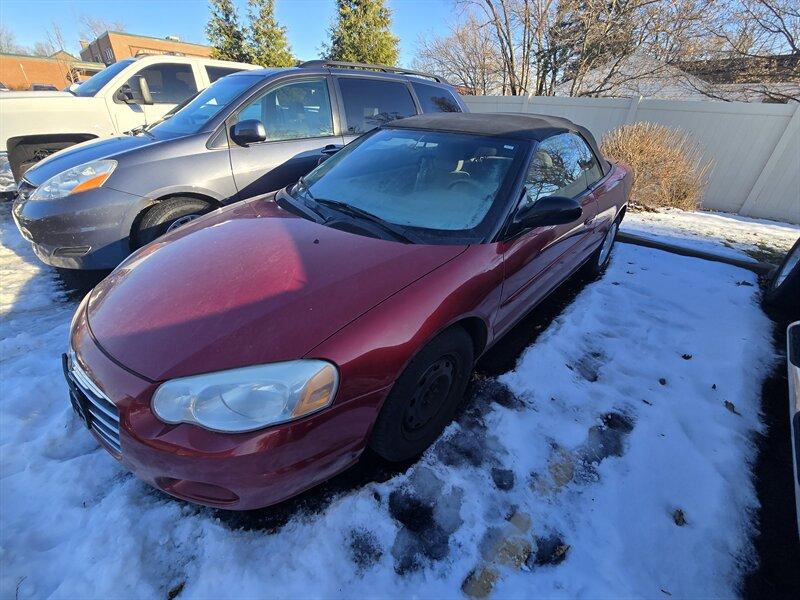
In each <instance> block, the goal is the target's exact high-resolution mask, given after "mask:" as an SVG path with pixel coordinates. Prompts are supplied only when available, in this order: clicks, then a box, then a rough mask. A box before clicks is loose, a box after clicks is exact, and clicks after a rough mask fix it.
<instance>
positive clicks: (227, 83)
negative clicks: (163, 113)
mask: <svg viewBox="0 0 800 600" xmlns="http://www.w3.org/2000/svg"><path fill="white" fill-rule="evenodd" d="M261 79H263V78H262V77H261V76H259V75H231V76H228V77H223V78H222V79H218V80H217V81H215V82H214V83H213V84H211V86H210V87H208V88H206V89H205V90H203V91H202V92H200V93H199V94H198V95H197V96H196V97H195V99H194V100H192V101H191V102H189V103H188V104H186V106H184V107H183V108H182V109H180V110H179V111H177V112H176V113H175V114H174V115H172V116H171V117H170V118H169V119H167V120H165V121H164V122H163V123H160V124H158V125H156V126H155V127H153V131H159V132H165V133H170V134H179V135H189V134H192V133H198V132H199V131H202V129H203V127H205V126H206V124H207V123H208V122H209V121H211V119H213V118H214V117H216V116H217V115H218V114H219V113H220V111H222V109H224V108H225V107H226V106H228V105H229V104H230V103H231V102H232V101H233V100H234V99H235V98H237V97H238V96H239V95H240V94H242V93H243V92H245V91H246V90H249V89H250V88H251V87H253V85H255V83H256V82H258V81H260V80H261Z"/></svg>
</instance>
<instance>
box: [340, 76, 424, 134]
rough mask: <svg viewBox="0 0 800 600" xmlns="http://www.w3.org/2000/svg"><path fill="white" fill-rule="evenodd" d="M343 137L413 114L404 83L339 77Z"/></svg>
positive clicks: (414, 107)
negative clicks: (343, 120)
mask: <svg viewBox="0 0 800 600" xmlns="http://www.w3.org/2000/svg"><path fill="white" fill-rule="evenodd" d="M339 89H340V90H341V91H342V100H343V102H344V112H345V119H346V121H347V133H349V134H361V133H366V132H367V131H371V130H372V129H375V128H376V127H380V126H381V125H382V124H383V123H386V122H388V121H394V120H395V119H402V118H403V117H410V116H412V115H415V114H417V109H416V106H415V105H414V100H413V99H412V98H411V92H409V91H408V87H407V86H406V84H405V83H403V82H400V81H386V80H382V79H366V78H365V79H362V78H359V77H340V78H339Z"/></svg>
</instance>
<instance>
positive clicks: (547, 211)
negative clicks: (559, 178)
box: [511, 196, 583, 233]
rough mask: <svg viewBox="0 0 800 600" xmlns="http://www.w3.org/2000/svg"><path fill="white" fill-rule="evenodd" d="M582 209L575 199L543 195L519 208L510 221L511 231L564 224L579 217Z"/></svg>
mask: <svg viewBox="0 0 800 600" xmlns="http://www.w3.org/2000/svg"><path fill="white" fill-rule="evenodd" d="M582 214H583V209H582V208H581V205H580V203H579V202H578V201H577V200H573V199H572V198H567V197H566V196H545V197H544V198H539V199H538V200H537V201H536V202H534V203H533V204H529V205H528V206H526V207H524V208H522V209H520V210H519V211H518V212H517V214H516V215H514V220H513V221H512V223H511V233H519V232H520V231H524V230H526V229H533V228H534V227H544V226H546V225H564V224H565V223H572V222H573V221H577V220H578V219H580V218H581V215H582Z"/></svg>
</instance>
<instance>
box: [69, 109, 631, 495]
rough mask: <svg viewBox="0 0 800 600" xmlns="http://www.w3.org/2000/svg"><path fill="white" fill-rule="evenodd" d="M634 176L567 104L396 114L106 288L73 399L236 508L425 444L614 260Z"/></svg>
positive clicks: (100, 423) (79, 320)
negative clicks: (491, 367)
mask: <svg viewBox="0 0 800 600" xmlns="http://www.w3.org/2000/svg"><path fill="white" fill-rule="evenodd" d="M630 186H631V177H630V173H629V171H628V170H627V169H626V168H625V167H623V166H621V165H615V164H611V163H609V162H607V161H606V160H604V158H603V157H602V156H601V154H600V152H599V151H598V148H597V144H596V143H595V140H594V138H593V137H592V135H591V134H590V133H589V132H588V131H587V130H586V129H584V128H582V127H579V126H576V125H575V124H573V123H571V122H569V121H567V120H564V119H558V118H551V117H542V116H533V115H510V114H502V115H501V114H458V113H450V114H448V113H444V114H432V115H423V116H418V117H412V118H408V119H403V120H400V121H395V122H392V123H390V124H387V125H384V126H383V127H381V128H379V129H376V130H374V131H373V132H371V133H369V134H366V135H364V136H363V137H361V138H359V139H358V140H356V141H354V142H352V143H351V144H349V145H348V146H346V147H345V148H344V149H342V150H341V151H339V152H338V153H336V154H335V155H333V156H332V157H331V158H329V159H328V160H327V161H325V162H323V163H322V164H320V165H319V166H317V167H316V168H315V169H314V170H313V171H312V172H311V173H310V174H308V175H307V176H306V177H305V178H304V179H301V180H300V181H299V182H298V183H297V184H296V185H294V186H291V187H289V188H286V189H284V190H281V191H278V192H276V193H274V194H270V195H268V196H264V197H260V198H256V199H253V200H250V201H247V202H243V203H239V204H235V205H232V206H229V207H227V208H223V209H221V210H218V211H216V212H214V213H211V214H209V215H207V216H205V217H202V218H200V219H197V220H195V221H193V222H191V223H189V224H187V225H185V226H183V227H181V228H179V229H177V230H176V231H174V232H173V233H171V234H169V235H167V236H165V237H163V238H161V239H159V240H157V241H155V242H154V243H152V244H150V245H148V246H145V247H144V248H142V249H141V250H139V251H138V252H136V253H135V254H133V255H132V256H131V257H130V258H129V259H128V260H127V261H126V262H124V263H123V264H122V265H120V266H119V267H118V268H117V269H116V270H115V271H114V272H113V273H112V274H111V275H109V277H108V278H107V279H105V280H104V281H103V282H102V283H100V285H98V286H97V287H96V288H95V289H94V290H93V291H92V293H91V294H89V295H88V296H87V297H86V299H84V301H83V302H82V303H81V305H80V307H79V308H78V310H77V313H76V314H75V317H74V320H73V323H72V328H71V333H70V351H69V353H68V354H67V355H65V356H64V370H65V374H66V376H67V381H68V383H69V386H70V395H71V398H72V403H73V406H74V408H75V410H76V411H77V413H78V414H79V416H80V417H81V418H82V419H83V420H84V421H85V423H86V424H87V426H88V427H89V429H90V430H91V432H92V433H93V435H94V436H95V437H96V438H97V440H98V441H99V442H100V443H101V444H102V445H103V446H104V447H105V448H106V449H107V450H108V451H109V452H110V453H111V454H113V455H114V456H115V457H116V458H117V459H118V460H120V461H122V463H123V464H124V465H126V467H128V468H129V469H130V470H132V471H133V472H134V473H136V474H137V475H138V476H139V477H140V478H142V479H143V480H145V481H146V482H148V483H150V484H151V485H153V486H156V487H157V488H159V489H161V490H164V491H166V492H167V493H169V494H172V495H174V496H177V497H179V498H183V499H186V500H190V501H192V502H197V503H201V504H205V505H209V506H215V507H223V508H229V509H250V508H256V507H262V506H266V505H269V504H273V503H276V502H279V501H281V500H284V499H286V498H289V497H291V496H293V495H295V494H298V493H300V492H302V491H303V490H305V489H307V488H309V487H311V486H313V485H315V484H317V483H320V482H321V481H323V480H325V479H327V478H329V477H331V476H333V475H335V474H336V473H338V472H340V471H342V470H343V469H346V468H347V467H348V466H349V465H351V464H353V463H354V462H355V461H356V460H357V459H358V457H359V455H360V454H361V452H362V451H363V450H364V448H365V447H366V446H367V445H369V446H370V447H371V448H372V449H374V451H375V452H377V453H378V454H379V455H381V456H383V457H384V458H386V459H388V460H393V461H396V460H405V459H408V458H410V457H413V456H415V455H417V454H419V453H420V452H422V451H423V450H425V448H427V447H428V446H429V445H430V444H431V443H432V442H433V441H434V440H435V439H436V437H437V436H438V435H440V433H441V432H442V430H443V429H444V427H445V426H446V425H447V423H448V422H449V420H451V419H452V417H453V414H454V412H455V410H456V408H457V406H458V404H459V402H460V401H461V399H462V397H463V395H464V391H465V389H466V387H467V383H468V381H469V378H470V374H471V372H472V369H473V365H474V363H475V361H476V359H477V358H478V357H479V356H480V355H481V354H482V353H483V352H485V351H486V349H487V348H489V347H490V346H492V345H493V344H495V343H496V342H497V341H498V340H499V339H500V338H501V337H502V335H503V334H504V333H505V332H506V331H508V330H509V329H510V328H511V327H512V326H513V325H514V324H515V323H516V322H517V321H519V320H520V319H521V318H522V317H523V316H524V315H525V314H526V313H527V312H528V311H530V310H531V309H533V308H534V307H535V306H536V304H537V303H538V302H539V301H540V300H542V299H543V298H544V297H545V296H546V295H547V294H548V293H549V292H551V291H552V290H553V289H554V288H555V287H556V286H558V285H559V284H560V283H561V282H562V281H564V280H565V279H566V278H567V277H569V276H570V275H571V274H572V273H574V272H575V271H576V270H577V269H579V268H581V267H584V268H586V269H588V270H590V271H593V272H597V273H599V272H600V271H601V270H602V269H603V268H604V267H605V265H606V263H607V262H608V260H609V255H610V253H611V248H612V245H613V243H614V239H615V236H616V233H617V228H618V225H619V223H620V221H621V219H622V218H623V216H624V213H625V208H626V202H627V197H628V194H629V191H630Z"/></svg>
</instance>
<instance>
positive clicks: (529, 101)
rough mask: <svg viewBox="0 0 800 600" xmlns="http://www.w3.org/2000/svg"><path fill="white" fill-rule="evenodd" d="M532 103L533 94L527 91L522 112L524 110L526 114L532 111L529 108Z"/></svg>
mask: <svg viewBox="0 0 800 600" xmlns="http://www.w3.org/2000/svg"><path fill="white" fill-rule="evenodd" d="M530 104H531V94H527V93H526V94H525V101H524V102H523V103H522V112H524V113H526V114H527V113H528V112H530V111H529V110H528V107H529V106H530Z"/></svg>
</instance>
